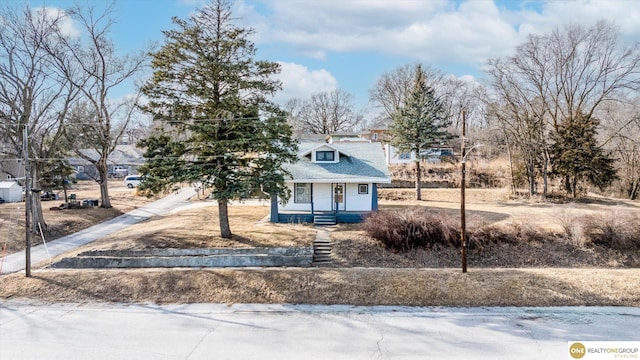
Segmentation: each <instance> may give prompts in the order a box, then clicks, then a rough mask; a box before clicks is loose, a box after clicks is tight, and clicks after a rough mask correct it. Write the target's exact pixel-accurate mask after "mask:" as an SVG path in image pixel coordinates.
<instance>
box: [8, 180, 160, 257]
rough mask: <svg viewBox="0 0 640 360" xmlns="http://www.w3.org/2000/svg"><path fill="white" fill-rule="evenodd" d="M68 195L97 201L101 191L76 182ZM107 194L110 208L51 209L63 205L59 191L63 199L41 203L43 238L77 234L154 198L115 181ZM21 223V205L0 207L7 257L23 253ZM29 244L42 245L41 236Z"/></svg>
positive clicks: (95, 186) (92, 184)
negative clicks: (44, 224) (43, 226)
mask: <svg viewBox="0 0 640 360" xmlns="http://www.w3.org/2000/svg"><path fill="white" fill-rule="evenodd" d="M68 194H69V195H70V194H76V196H77V199H78V200H83V199H99V198H100V189H99V187H98V185H97V183H96V182H95V181H79V182H78V183H77V184H72V185H70V189H69V190H68ZM109 195H110V198H111V205H112V208H110V209H103V208H98V207H96V208H83V209H66V210H50V209H51V208H53V207H58V206H59V205H60V204H62V203H64V193H63V192H60V198H61V199H62V200H54V201H43V202H42V211H43V216H44V220H45V222H46V223H47V227H46V228H45V229H44V236H45V239H46V240H47V241H51V240H54V239H58V238H60V237H63V236H65V235H68V234H72V233H75V232H78V231H80V230H82V229H86V228H88V227H90V226H92V225H95V224H97V223H100V222H103V221H106V220H109V219H112V218H114V217H116V216H119V215H122V214H124V213H127V212H129V211H131V210H133V209H135V208H138V207H140V206H141V205H144V204H147V203H149V202H151V201H153V200H155V198H146V197H144V196H138V195H137V194H136V191H135V190H131V189H128V188H127V187H125V186H124V185H123V184H122V181H121V180H116V179H113V180H110V181H109ZM24 220H25V216H24V202H20V203H7V204H0V229H2V230H3V231H2V233H0V247H4V246H5V245H6V251H7V253H9V254H11V253H13V252H16V251H20V250H23V249H24V247H25V240H24V238H25V235H24V233H25V231H24ZM32 241H33V244H34V245H38V244H41V243H42V239H41V237H40V236H34V237H33V238H32Z"/></svg>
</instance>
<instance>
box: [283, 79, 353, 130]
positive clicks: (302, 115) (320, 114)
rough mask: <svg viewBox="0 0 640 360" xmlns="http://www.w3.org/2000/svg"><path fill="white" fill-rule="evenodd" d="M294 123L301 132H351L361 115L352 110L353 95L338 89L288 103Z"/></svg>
mask: <svg viewBox="0 0 640 360" xmlns="http://www.w3.org/2000/svg"><path fill="white" fill-rule="evenodd" d="M288 107H289V108H291V109H293V110H294V112H290V114H292V115H293V119H294V121H295V122H298V124H299V125H296V126H294V128H296V127H300V128H301V129H302V131H303V132H306V133H311V134H332V133H336V132H343V131H353V130H355V129H356V127H357V126H358V125H359V124H360V123H361V122H362V119H363V117H362V115H361V114H359V113H357V112H356V111H355V110H354V104H353V95H351V94H349V93H348V92H346V91H344V90H340V89H336V90H333V91H328V92H327V91H325V92H319V93H315V94H312V95H311V97H310V98H309V99H308V100H294V101H290V102H289V106H288Z"/></svg>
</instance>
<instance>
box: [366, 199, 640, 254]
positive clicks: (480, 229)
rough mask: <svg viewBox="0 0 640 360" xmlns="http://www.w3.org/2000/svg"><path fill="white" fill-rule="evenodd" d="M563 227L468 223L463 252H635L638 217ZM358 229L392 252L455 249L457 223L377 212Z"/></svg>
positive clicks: (414, 213)
mask: <svg viewBox="0 0 640 360" xmlns="http://www.w3.org/2000/svg"><path fill="white" fill-rule="evenodd" d="M564 222H565V224H564V225H563V227H564V234H560V236H558V235H557V234H554V233H552V232H545V231H543V230H540V229H539V228H536V227H534V226H528V225H527V224H524V223H518V222H514V223H510V224H501V225H497V224H486V223H476V224H474V223H473V222H471V223H470V224H469V225H468V226H467V247H468V248H469V249H478V250H482V249H483V248H485V247H487V246H489V245H491V244H498V245H500V244H519V243H524V242H540V243H543V242H545V241H563V242H570V243H573V244H574V245H575V246H577V247H589V246H599V247H603V248H608V249H615V250H621V251H637V250H639V249H640V233H639V232H638V229H640V216H638V215H636V214H632V213H627V212H614V213H612V214H606V215H601V214H597V215H587V216H582V217H576V218H571V219H565V220H564ZM363 229H364V231H365V232H366V233H367V235H369V236H370V237H372V238H373V239H375V240H377V241H379V242H380V243H382V244H383V245H384V246H385V247H386V248H388V249H390V250H393V251H397V252H408V251H411V250H413V249H417V248H424V249H434V248H435V249H437V248H439V247H440V246H444V247H459V246H460V238H461V236H460V223H458V222H457V221H454V220H453V219H451V218H449V217H448V216H447V215H445V214H434V213H432V212H429V210H427V209H425V208H421V207H413V208H407V209H402V210H392V211H379V212H376V213H374V214H372V215H371V216H369V217H368V218H367V219H365V221H364V224H363ZM577 237H580V239H577ZM577 240H579V241H577Z"/></svg>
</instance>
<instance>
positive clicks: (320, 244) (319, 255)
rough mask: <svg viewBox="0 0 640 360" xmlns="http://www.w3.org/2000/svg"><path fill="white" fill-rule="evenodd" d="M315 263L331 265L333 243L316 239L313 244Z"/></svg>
mask: <svg viewBox="0 0 640 360" xmlns="http://www.w3.org/2000/svg"><path fill="white" fill-rule="evenodd" d="M313 263H314V264H330V263H331V241H329V240H325V239H316V240H315V241H314V242H313Z"/></svg>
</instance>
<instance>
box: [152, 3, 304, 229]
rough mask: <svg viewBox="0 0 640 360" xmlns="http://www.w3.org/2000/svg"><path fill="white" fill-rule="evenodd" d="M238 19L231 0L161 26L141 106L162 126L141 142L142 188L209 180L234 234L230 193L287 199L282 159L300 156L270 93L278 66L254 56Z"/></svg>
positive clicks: (225, 226) (276, 87)
mask: <svg viewBox="0 0 640 360" xmlns="http://www.w3.org/2000/svg"><path fill="white" fill-rule="evenodd" d="M233 21H234V19H233V18H232V16H231V6H230V3H229V2H228V1H226V0H215V1H213V2H212V3H210V4H208V5H205V6H204V7H203V8H202V9H200V10H199V11H198V12H197V13H196V14H195V15H193V16H191V17H190V18H189V19H188V20H182V19H178V18H174V19H173V22H174V24H175V25H177V27H178V29H177V30H169V31H165V32H164V35H165V44H164V45H163V46H162V48H161V49H160V50H159V51H158V52H156V53H155V54H153V60H152V68H153V71H154V72H153V77H152V78H151V79H150V80H149V81H148V82H147V83H146V84H145V85H144V87H143V88H142V91H143V93H144V94H145V95H147V97H148V98H149V103H148V104H147V105H146V106H144V107H143V109H144V110H146V111H148V112H149V113H151V114H153V116H154V119H156V120H157V121H160V122H161V124H162V126H159V127H158V130H157V131H156V132H155V133H154V134H152V135H151V136H150V137H148V138H147V139H145V140H143V141H141V145H142V146H145V147H146V148H147V151H146V154H145V157H146V158H147V164H146V165H145V166H144V167H143V168H142V169H141V173H142V174H143V175H145V180H144V181H143V182H142V186H141V188H142V189H145V188H146V189H149V190H151V191H152V192H159V191H162V190H166V189H167V188H169V187H170V186H172V184H175V183H177V182H181V181H189V182H201V183H202V184H203V185H204V186H207V187H211V189H212V194H213V196H214V198H215V199H216V200H217V201H218V210H219V220H220V234H221V236H222V237H223V238H230V237H231V235H232V234H231V229H230V227H229V219H228V209H227V205H228V202H229V201H230V200H233V199H239V198H243V197H245V196H247V195H248V194H249V193H250V192H251V191H252V190H255V189H256V188H261V189H262V190H263V191H265V192H269V193H270V194H271V195H272V196H275V195H276V194H279V195H280V196H282V197H283V198H285V199H286V198H287V196H288V195H289V194H288V193H286V190H285V187H284V182H283V179H284V178H283V177H284V174H283V173H282V170H281V169H280V166H281V165H282V163H283V162H287V161H293V160H294V159H295V155H296V144H295V143H294V142H293V140H292V139H291V130H290V128H289V126H288V125H287V123H286V117H285V114H284V113H282V112H281V111H280V110H279V109H278V108H277V107H276V106H274V105H273V104H271V103H270V102H269V101H268V100H267V98H268V97H269V96H271V95H273V94H274V93H275V92H276V91H277V90H279V89H280V88H281V84H280V82H279V81H277V80H274V79H272V78H271V77H272V75H274V74H276V73H278V72H279V71H280V67H279V65H278V64H277V63H274V62H268V61H258V60H255V59H254V56H255V48H254V45H253V43H252V42H250V41H249V39H248V37H249V36H250V35H251V34H252V33H253V30H252V29H247V28H241V27H237V26H235V25H234V24H233Z"/></svg>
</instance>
